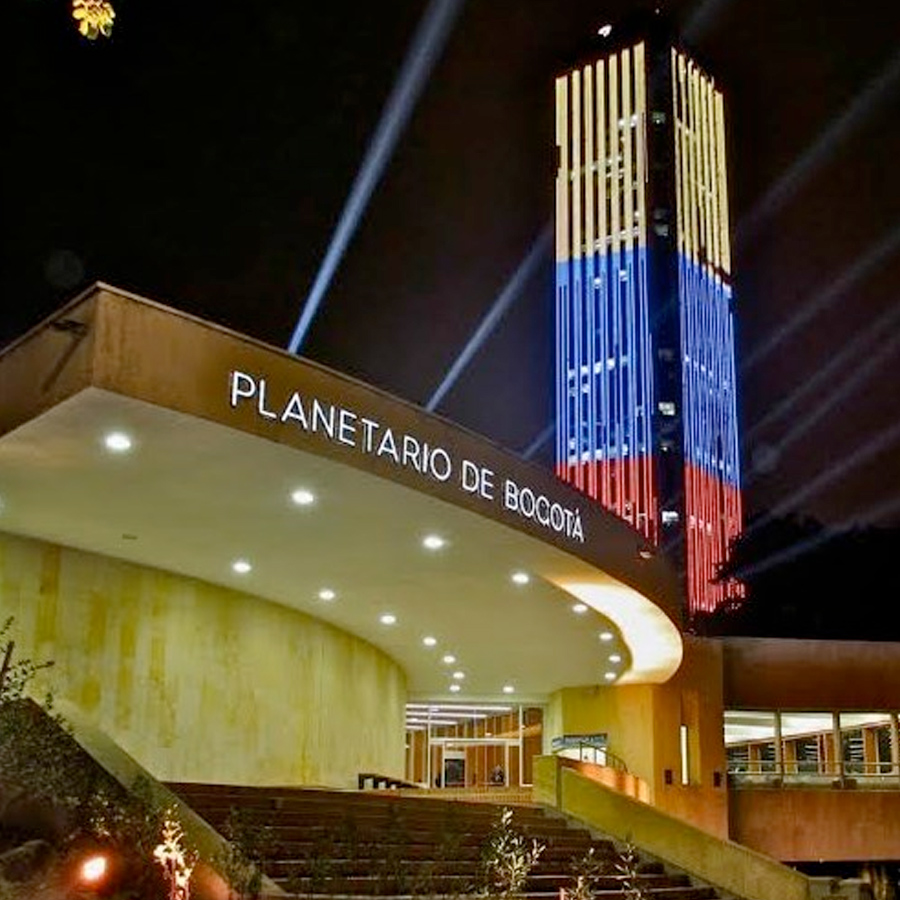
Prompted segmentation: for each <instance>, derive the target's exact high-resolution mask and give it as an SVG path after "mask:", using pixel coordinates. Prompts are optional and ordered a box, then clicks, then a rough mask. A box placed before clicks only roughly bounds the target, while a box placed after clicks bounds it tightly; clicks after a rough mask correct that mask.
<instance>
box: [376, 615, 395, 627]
mask: <svg viewBox="0 0 900 900" xmlns="http://www.w3.org/2000/svg"><path fill="white" fill-rule="evenodd" d="M378 621H379V622H381V624H382V625H394V624H396V622H397V617H396V616H395V615H394V614H393V613H385V614H384V615H383V616H381V618H380V619H379V620H378Z"/></svg>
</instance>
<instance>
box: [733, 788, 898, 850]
mask: <svg viewBox="0 0 900 900" xmlns="http://www.w3.org/2000/svg"><path fill="white" fill-rule="evenodd" d="M731 827H732V833H731V836H732V838H733V839H734V840H736V841H739V842H740V843H742V844H746V845H747V846H748V847H752V848H753V849H754V850H758V851H760V852H761V853H767V854H769V855H770V856H773V857H775V858H776V859H780V860H784V861H785V862H804V861H809V860H861V861H862V860H882V859H883V860H896V859H897V858H898V856H900V791H875V790H858V791H853V790H834V791H830V790H801V789H798V788H791V789H790V790H765V789H762V788H754V789H753V790H744V791H734V792H733V793H732V796H731Z"/></svg>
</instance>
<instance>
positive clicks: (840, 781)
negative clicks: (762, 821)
mask: <svg viewBox="0 0 900 900" xmlns="http://www.w3.org/2000/svg"><path fill="white" fill-rule="evenodd" d="M728 783H729V786H731V787H735V788H754V787H765V788H779V787H784V788H788V787H802V788H837V789H851V790H852V789H855V788H859V789H874V790H900V767H898V766H892V765H891V764H890V763H885V762H875V763H864V762H843V763H833V762H829V763H816V762H813V761H804V760H785V761H783V762H774V761H772V760H752V761H749V762H747V761H742V762H740V763H732V764H730V765H729V767H728Z"/></svg>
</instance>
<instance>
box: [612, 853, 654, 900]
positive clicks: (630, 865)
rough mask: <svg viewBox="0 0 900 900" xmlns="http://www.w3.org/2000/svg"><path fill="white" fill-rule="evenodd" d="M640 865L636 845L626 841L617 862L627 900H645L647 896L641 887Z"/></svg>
mask: <svg viewBox="0 0 900 900" xmlns="http://www.w3.org/2000/svg"><path fill="white" fill-rule="evenodd" d="M640 864H641V859H640V857H639V856H638V853H637V849H636V848H635V846H634V844H633V843H632V842H631V841H630V840H629V841H626V842H625V846H624V847H622V849H621V850H619V852H618V859H617V860H616V872H617V873H618V874H619V877H620V878H621V879H622V888H623V890H624V894H625V900H644V898H645V897H646V896H647V895H646V893H645V892H644V889H643V888H642V887H641V881H640V877H641V876H640V871H639V868H640Z"/></svg>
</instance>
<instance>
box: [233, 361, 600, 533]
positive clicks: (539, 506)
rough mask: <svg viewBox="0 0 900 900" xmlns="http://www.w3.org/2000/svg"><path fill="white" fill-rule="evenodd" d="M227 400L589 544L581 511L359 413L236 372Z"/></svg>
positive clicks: (266, 417) (272, 420)
mask: <svg viewBox="0 0 900 900" xmlns="http://www.w3.org/2000/svg"><path fill="white" fill-rule="evenodd" d="M228 399H229V405H230V406H231V408H232V409H237V407H239V406H244V405H248V404H252V407H253V410H254V412H255V413H256V415H257V416H259V417H260V418H262V419H266V420H268V421H271V422H272V423H273V424H280V425H284V426H287V427H292V428H299V429H300V430H301V431H303V432H305V433H306V434H318V435H319V436H320V437H322V438H323V439H324V440H327V441H332V442H333V443H336V444H341V445H343V446H344V447H347V448H349V449H352V450H356V451H357V452H359V453H362V454H364V455H366V456H374V457H376V458H378V459H382V460H384V461H386V462H389V463H393V464H394V465H395V466H397V467H398V468H401V469H405V470H408V471H412V472H416V473H418V474H419V475H421V476H422V477H423V478H427V479H429V480H432V481H437V482H441V483H447V484H453V485H455V486H456V487H457V488H459V490H461V491H463V492H464V493H466V494H470V495H473V496H476V497H479V498H480V499H482V500H484V501H486V502H489V503H496V504H499V505H500V506H501V507H502V508H503V509H504V510H507V511H508V512H511V513H514V514H515V515H518V516H521V517H522V518H524V519H528V520H530V521H532V522H534V523H536V524H537V525H539V526H541V527H542V528H546V529H547V530H548V531H553V532H555V533H556V534H564V535H565V536H566V537H568V538H571V539H572V540H575V541H578V542H579V543H584V526H583V524H582V518H581V510H580V509H579V508H578V507H577V506H576V507H568V506H565V505H563V504H562V503H560V502H559V501H557V500H554V499H553V498H552V497H548V496H547V495H546V494H542V493H540V492H539V491H536V490H534V489H533V488H531V487H529V486H528V485H522V484H519V483H518V482H516V481H514V480H513V479H512V478H508V477H503V476H498V474H497V473H496V472H495V471H494V470H493V469H491V468H489V467H488V466H485V465H482V464H481V463H479V462H478V461H476V460H471V459H458V458H456V457H455V456H454V454H453V452H452V451H451V450H449V449H448V448H446V447H441V446H436V445H433V444H431V443H429V442H428V441H424V440H422V439H421V438H419V437H417V436H416V435H414V434H409V433H405V432H398V431H397V430H396V429H394V428H391V427H390V426H388V425H385V424H384V423H383V422H380V421H379V420H378V419H375V418H372V417H370V416H366V415H363V414H361V413H360V412H358V411H356V410H352V409H349V408H348V407H346V406H338V405H336V404H334V403H330V402H328V401H324V400H320V399H319V398H318V397H311V396H308V395H304V394H302V393H301V392H300V391H292V392H291V393H290V394H289V395H287V396H282V397H277V398H276V397H273V396H272V395H271V394H270V392H269V386H268V383H267V381H266V379H265V378H261V377H258V376H256V375H249V374H248V373H246V372H240V371H237V370H235V371H233V372H231V373H230V374H229V377H228Z"/></svg>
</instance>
